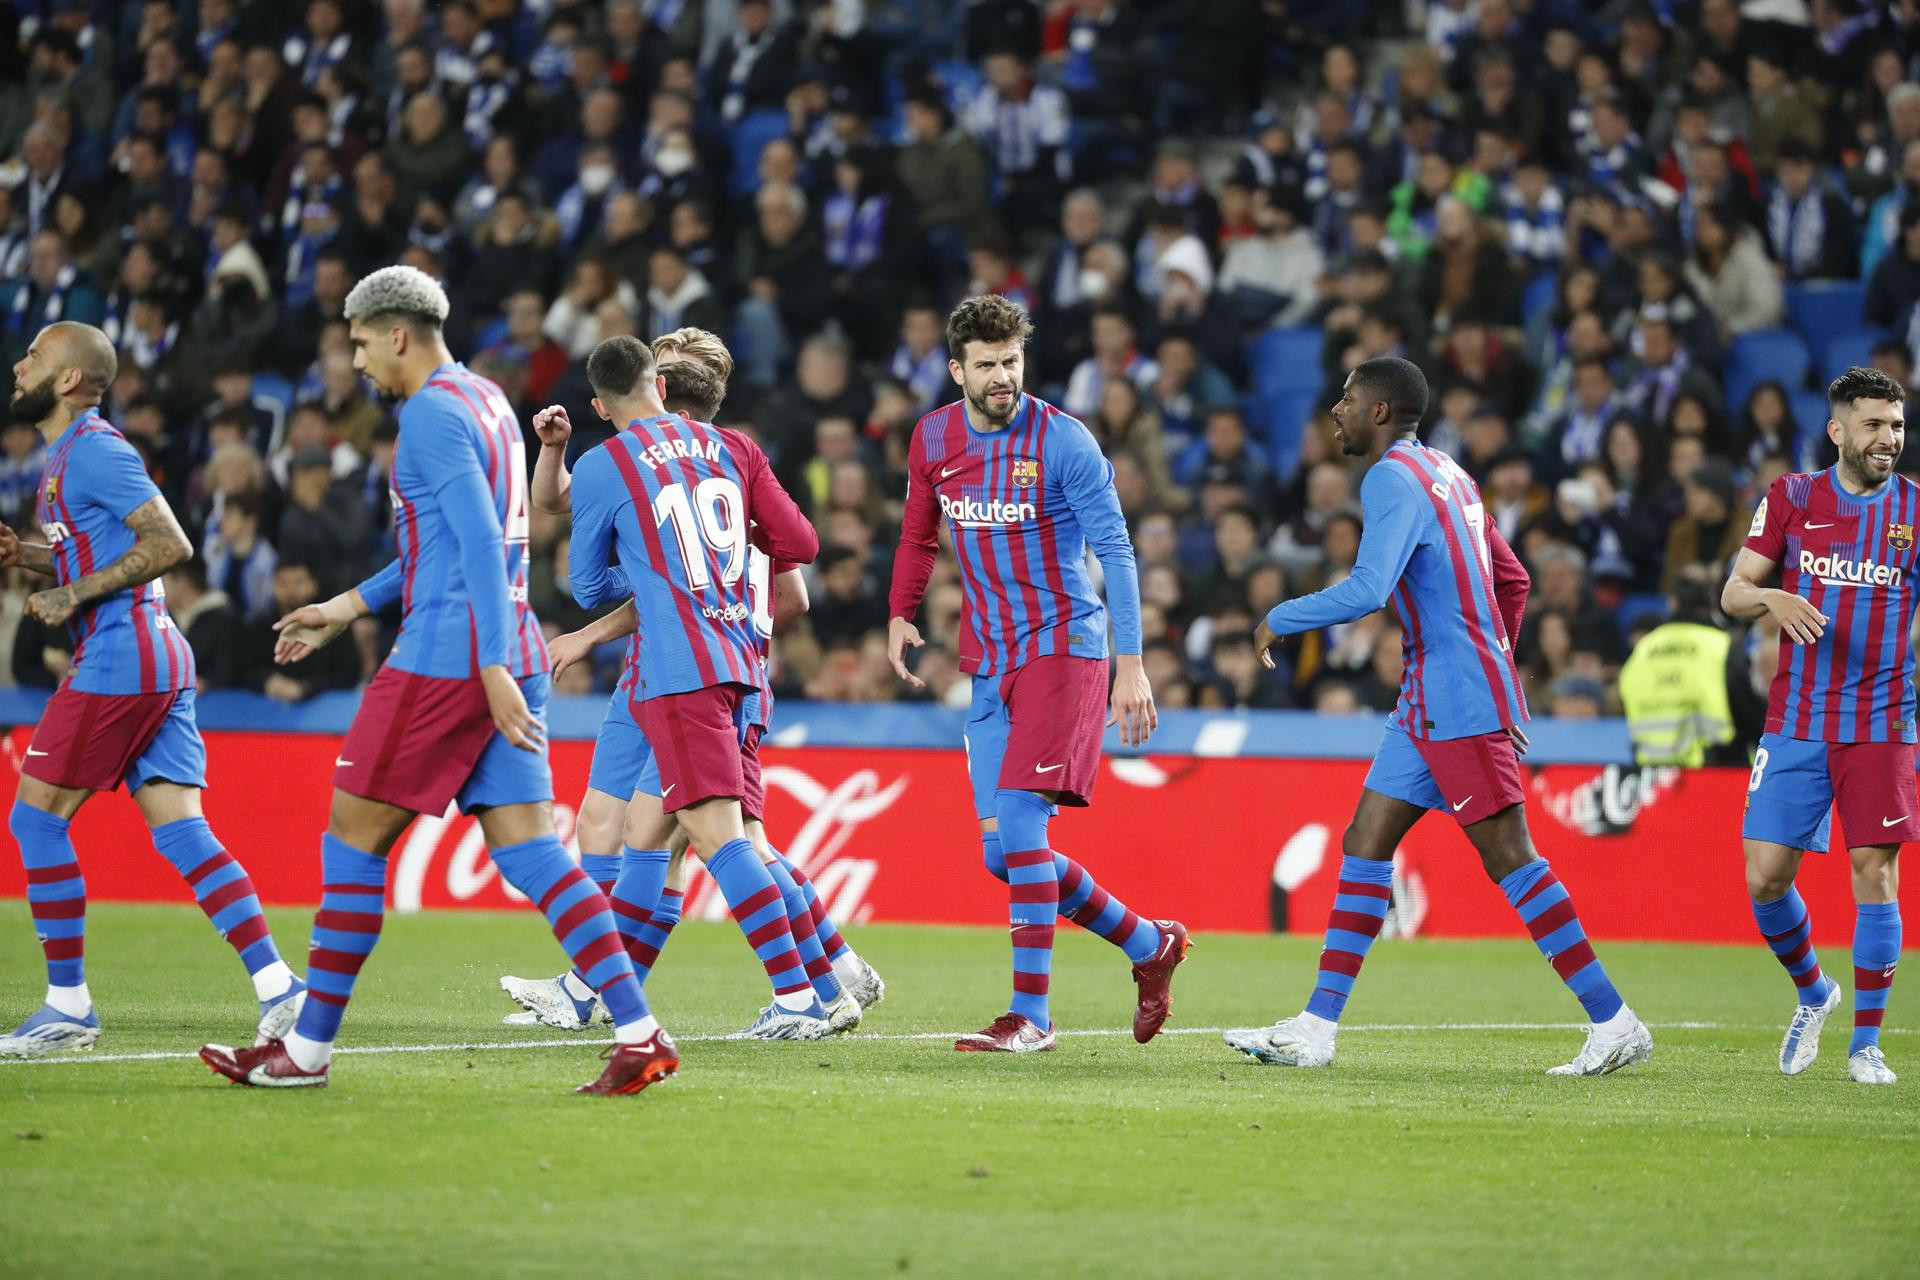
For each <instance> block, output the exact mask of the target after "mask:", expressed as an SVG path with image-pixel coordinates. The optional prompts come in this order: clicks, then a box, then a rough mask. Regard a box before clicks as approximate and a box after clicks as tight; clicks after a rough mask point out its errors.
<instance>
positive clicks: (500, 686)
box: [480, 667, 547, 751]
mask: <svg viewBox="0 0 1920 1280" xmlns="http://www.w3.org/2000/svg"><path fill="white" fill-rule="evenodd" d="M480 683H481V684H482V685H483V686H484V687H485V688H486V691H487V710H488V711H490V712H492V713H493V727H494V728H496V729H498V730H499V731H500V732H501V734H502V735H503V736H505V738H506V740H507V741H508V742H511V743H512V744H513V745H514V746H516V747H519V748H520V749H521V750H522V751H543V750H545V749H546V745H547V730H546V726H544V725H542V724H541V723H540V721H539V718H538V717H536V716H535V715H534V714H533V712H532V711H531V710H529V709H528V707H527V698H526V695H525V694H523V693H521V692H520V682H519V681H518V680H515V679H514V678H513V673H512V672H510V671H508V670H507V669H506V668H505V667H482V668H480Z"/></svg>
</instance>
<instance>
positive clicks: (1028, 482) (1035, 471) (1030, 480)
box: [1013, 458, 1913, 541]
mask: <svg viewBox="0 0 1920 1280" xmlns="http://www.w3.org/2000/svg"><path fill="white" fill-rule="evenodd" d="M1013 482H1014V484H1016V485H1018V486H1019V487H1020V488H1022V489H1031V488H1033V486H1035V485H1037V484H1039V483H1040V459H1038V458H1015V459H1014V460H1013ZM1896 527H1898V526H1896ZM1907 535H1908V540H1909V541H1911V540H1912V535H1913V530H1912V528H1911V527H1909V528H1908V529H1907Z"/></svg>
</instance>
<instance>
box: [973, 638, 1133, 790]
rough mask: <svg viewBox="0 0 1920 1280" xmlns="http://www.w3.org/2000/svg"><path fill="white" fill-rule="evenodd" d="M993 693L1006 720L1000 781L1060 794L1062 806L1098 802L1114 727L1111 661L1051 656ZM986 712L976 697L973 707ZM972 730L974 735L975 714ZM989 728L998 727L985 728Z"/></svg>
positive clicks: (1013, 674) (1019, 670) (1003, 680)
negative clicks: (1103, 755) (1104, 753)
mask: <svg viewBox="0 0 1920 1280" xmlns="http://www.w3.org/2000/svg"><path fill="white" fill-rule="evenodd" d="M985 683H988V684H989V685H990V686H993V685H995V683H996V682H993V681H987V682H985ZM992 692H993V693H995V694H997V695H998V696H997V698H994V699H993V700H994V701H997V702H998V704H999V709H998V715H999V716H1000V717H1001V718H1002V719H1003V720H1004V722H1005V725H1006V728H1005V730H1004V732H1005V735H1006V736H1005V744H1006V745H1005V751H1004V754H1002V756H1001V757H1000V769H999V774H998V780H997V784H996V785H998V786H999V787H1000V788H1001V789H1003V790H1009V791H1053V792H1058V793H1059V803H1061V804H1063V805H1084V804H1086V803H1087V802H1088V801H1089V800H1091V799H1092V798H1093V784H1094V780H1095V779H1096V778H1098V777H1099V776H1100V743H1101V739H1102V738H1103V737H1104V736H1105V734H1106V727H1107V664H1106V663H1105V662H1104V661H1102V660H1100V659H1098V658H1074V657H1069V656H1067V655H1065V654H1049V655H1048V656H1046V657H1043V658H1035V659H1034V660H1033V661H1031V662H1029V663H1027V664H1026V665H1025V666H1021V667H1016V668H1015V669H1013V670H1012V671H1009V672H1007V674H1006V675H1004V676H1002V677H1000V679H999V681H998V682H997V687H995V688H993V689H992ZM982 710H983V708H982V706H981V699H979V698H977V697H976V698H975V700H974V712H975V713H976V714H978V713H980V712H981V711H982ZM967 731H968V739H969V741H973V738H974V734H975V729H974V725H973V723H972V721H971V719H970V720H969V723H968V726H967ZM983 731H984V732H987V733H990V732H991V729H990V728H987V727H985V726H983ZM974 749H975V750H978V749H979V744H977V743H976V744H975V747H974Z"/></svg>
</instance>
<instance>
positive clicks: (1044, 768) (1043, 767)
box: [1033, 761, 1067, 773]
mask: <svg viewBox="0 0 1920 1280" xmlns="http://www.w3.org/2000/svg"><path fill="white" fill-rule="evenodd" d="M1066 767H1067V766H1066V762H1065V761H1062V762H1061V763H1059V764H1037V765H1035V766H1033V771H1034V772H1035V773H1052V772H1053V771H1054V770H1055V769H1064V768H1066Z"/></svg>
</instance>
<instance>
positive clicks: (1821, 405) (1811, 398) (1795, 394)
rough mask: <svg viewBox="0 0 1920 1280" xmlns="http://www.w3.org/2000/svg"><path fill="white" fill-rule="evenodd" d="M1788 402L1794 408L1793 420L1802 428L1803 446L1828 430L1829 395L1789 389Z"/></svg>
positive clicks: (1801, 438) (1801, 442)
mask: <svg viewBox="0 0 1920 1280" xmlns="http://www.w3.org/2000/svg"><path fill="white" fill-rule="evenodd" d="M1787 403H1788V404H1789V405H1790V406H1792V408H1793V420H1794V422H1795V424H1796V425H1798V426H1799V428H1800V444H1801V446H1802V447H1805V445H1806V444H1807V443H1808V442H1809V441H1812V440H1818V439H1819V438H1820V437H1821V436H1823V435H1825V434H1826V430H1827V417H1828V413H1827V397H1826V395H1825V394H1824V393H1822V392H1819V391H1789V392H1788V393H1787Z"/></svg>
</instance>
